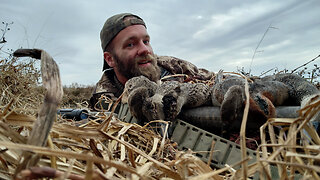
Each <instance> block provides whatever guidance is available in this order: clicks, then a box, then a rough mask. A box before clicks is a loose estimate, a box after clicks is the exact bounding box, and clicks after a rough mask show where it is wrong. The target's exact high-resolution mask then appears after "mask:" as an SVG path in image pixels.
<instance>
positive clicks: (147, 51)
mask: <svg viewBox="0 0 320 180" xmlns="http://www.w3.org/2000/svg"><path fill="white" fill-rule="evenodd" d="M150 53H151V47H150V46H148V45H146V44H144V43H143V42H141V43H140V45H139V50H138V55H139V56H140V55H146V54H150Z"/></svg>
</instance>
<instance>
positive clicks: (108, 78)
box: [90, 56, 214, 108]
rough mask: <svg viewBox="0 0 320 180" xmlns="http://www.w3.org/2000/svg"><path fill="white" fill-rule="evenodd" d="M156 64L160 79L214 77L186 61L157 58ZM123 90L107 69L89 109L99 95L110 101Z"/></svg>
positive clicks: (113, 74)
mask: <svg viewBox="0 0 320 180" xmlns="http://www.w3.org/2000/svg"><path fill="white" fill-rule="evenodd" d="M157 63H158V65H159V67H160V68H161V77H164V76H166V75H173V74H186V75H188V76H189V77H191V78H195V79H198V80H209V79H211V78H212V77H213V76H214V73H213V72H210V71H208V70H206V69H201V68H197V67H196V66H195V65H193V64H192V63H190V62H188V61H185V60H182V59H178V58H175V57H172V56H157ZM123 88H124V85H123V84H121V83H120V82H119V80H118V79H117V77H116V76H115V73H114V71H113V69H107V70H106V71H104V73H103V75H102V77H101V79H100V80H99V81H98V83H97V84H96V87H95V89H94V91H93V94H92V97H91V98H90V107H91V108H93V107H94V104H96V102H97V101H98V99H99V97H100V96H101V95H106V96H108V97H109V98H111V99H112V100H116V99H117V98H118V97H119V96H120V95H121V94H122V92H123Z"/></svg>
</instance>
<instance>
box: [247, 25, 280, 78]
mask: <svg viewBox="0 0 320 180" xmlns="http://www.w3.org/2000/svg"><path fill="white" fill-rule="evenodd" d="M269 29H279V28H276V27H273V26H271V23H270V25H269V26H268V28H267V30H266V31H265V32H264V34H263V35H262V37H261V39H260V41H259V43H258V45H257V47H256V49H255V50H254V53H253V56H252V58H251V63H250V67H249V74H251V66H252V63H253V59H254V57H255V56H256V54H257V53H258V52H263V50H260V51H258V48H259V47H260V44H261V43H262V41H263V39H264V37H265V36H266V35H267V33H268V31H269Z"/></svg>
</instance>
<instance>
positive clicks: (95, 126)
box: [0, 58, 320, 180]
mask: <svg viewBox="0 0 320 180" xmlns="http://www.w3.org/2000/svg"><path fill="white" fill-rule="evenodd" d="M19 61H20V60H19V59H17V58H12V59H10V60H7V59H3V60H0V62H1V63H0V67H1V71H0V74H1V79H0V83H1V84H0V88H1V93H2V94H1V96H0V100H1V101H0V103H1V104H0V148H1V149H0V178H1V179H12V178H13V177H14V176H15V172H16V170H17V167H19V166H21V157H22V156H23V153H24V152H31V154H33V155H37V156H38V157H39V159H38V161H37V163H36V164H35V165H33V166H29V167H26V168H24V169H22V171H21V172H17V174H16V178H17V179H27V178H43V177H48V178H55V177H59V178H61V179H66V178H69V179H197V180H198V179H241V178H242V179H246V177H250V176H253V175H256V176H258V177H260V179H273V178H274V172H273V171H274V169H275V168H276V169H277V172H276V173H275V174H277V176H278V177H281V178H283V179H289V178H292V177H293V176H297V177H298V178H303V179H320V177H319V173H320V167H319V151H320V150H319V149H320V146H319V145H320V139H319V136H318V134H317V132H316V131H315V129H314V128H313V126H312V125H310V123H309V122H310V120H311V119H312V117H313V116H315V115H316V113H318V112H319V108H320V99H319V97H316V98H314V99H311V100H310V102H309V103H308V104H307V105H306V106H305V108H304V109H302V110H301V111H300V117H299V118H294V119H279V118H278V119H269V120H268V122H266V124H265V125H263V126H262V127H261V131H260V132H261V140H262V142H261V144H260V145H259V148H258V150H257V157H256V163H254V164H252V165H248V166H247V165H246V162H247V161H248V158H247V157H246V155H245V154H246V153H245V152H246V149H245V148H244V147H242V152H243V153H242V154H243V155H242V161H240V162H239V163H237V164H235V165H239V164H241V165H242V168H240V169H239V170H234V169H233V167H234V165H230V166H226V167H225V168H222V169H213V168H212V167H210V166H208V165H207V163H205V162H202V161H201V160H200V159H199V158H197V157H196V156H194V155H193V152H192V151H187V152H184V151H179V150H177V149H176V144H175V143H174V142H171V141H170V140H169V139H164V138H162V137H160V136H159V135H157V134H155V133H154V132H153V131H152V130H151V128H149V127H141V126H139V125H136V124H128V123H125V122H122V121H120V120H119V119H117V118H116V117H115V116H113V115H112V114H110V113H107V112H104V113H103V112H102V113H99V114H96V115H95V117H94V118H90V119H88V120H85V121H82V122H78V123H76V122H74V121H72V120H68V119H62V118H61V117H58V118H57V119H56V120H55V122H54V124H53V125H52V128H51V130H50V131H48V132H47V133H48V138H47V145H46V146H44V147H41V146H37V145H33V144H30V143H28V141H29V140H30V134H31V133H32V131H33V125H34V124H35V122H36V121H37V118H36V114H37V112H39V107H40V105H42V104H43V99H44V95H45V92H46V91H44V89H43V88H42V87H41V86H40V81H39V78H40V72H39V70H37V69H36V68H35V61H34V60H32V59H27V60H26V61H24V63H22V62H19ZM75 89H76V90H79V89H77V88H75ZM65 91H66V90H65ZM80 93H81V92H80V90H79V91H77V92H75V93H74V96H78V95H79V94H80ZM67 96H68V97H69V98H70V99H71V97H70V96H71V95H70V96H69V95H67ZM78 100H79V99H78ZM78 100H75V101H73V102H76V103H75V104H76V105H77V103H78V102H80V103H78V104H81V102H82V99H81V100H79V101H78ZM62 102H63V101H62ZM65 102H66V104H67V103H68V102H70V101H68V100H65ZM70 106H73V105H70ZM245 121H246V117H244V122H245ZM244 125H245V123H244ZM275 127H277V128H278V127H281V128H280V131H276V130H275V129H276V128H275ZM244 134H245V128H243V129H242V133H241V135H242V138H244V139H245V135H244ZM211 153H214V152H211ZM239 156H240V155H239ZM257 173H258V174H257Z"/></svg>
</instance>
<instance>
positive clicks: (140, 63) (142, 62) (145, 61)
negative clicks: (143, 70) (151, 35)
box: [138, 60, 151, 65]
mask: <svg viewBox="0 0 320 180" xmlns="http://www.w3.org/2000/svg"><path fill="white" fill-rule="evenodd" d="M149 63H151V61H150V60H144V61H139V62H138V64H139V65H145V64H149Z"/></svg>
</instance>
